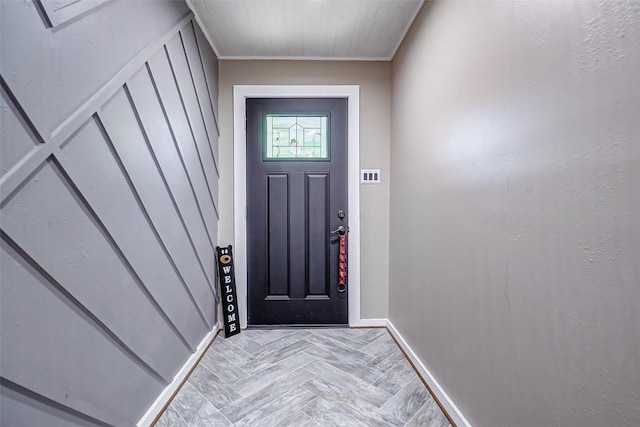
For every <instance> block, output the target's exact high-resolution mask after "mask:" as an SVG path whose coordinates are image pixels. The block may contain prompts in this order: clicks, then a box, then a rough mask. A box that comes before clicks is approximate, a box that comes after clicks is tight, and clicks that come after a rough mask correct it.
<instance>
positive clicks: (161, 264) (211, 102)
mask: <svg viewBox="0 0 640 427" xmlns="http://www.w3.org/2000/svg"><path fill="white" fill-rule="evenodd" d="M2 8H3V10H2V14H1V15H2V25H3V30H2V38H3V46H2V49H3V51H2V55H3V63H2V68H1V69H0V72H1V87H2V88H1V89H2V90H1V95H2V99H1V101H2V105H1V110H0V111H1V114H2V122H1V137H2V140H1V148H2V150H1V152H0V161H1V165H0V166H1V171H0V173H1V176H0V195H1V202H0V209H1V222H0V226H1V227H0V228H1V231H0V237H1V242H2V253H1V285H2V288H1V296H2V298H1V301H2V302H1V312H0V313H1V316H2V318H1V320H2V324H1V340H2V344H1V345H2V347H1V350H2V358H1V364H0V367H1V371H0V374H1V392H2V398H1V408H0V412H1V418H0V424H2V425H3V426H5V425H6V426H20V425H25V426H36V425H47V426H56V425H134V424H135V423H136V422H137V421H138V419H140V417H141V416H142V415H143V414H144V413H145V411H146V410H147V408H148V407H149V406H150V405H151V404H152V403H153V402H154V400H155V399H156V397H158V395H159V394H160V393H161V392H162V391H163V389H164V388H165V387H166V386H167V384H169V383H171V381H172V380H173V378H174V376H175V375H176V373H177V372H178V371H179V370H180V368H181V367H182V366H183V365H184V363H185V362H186V360H187V359H188V358H189V356H190V355H191V354H192V353H193V352H194V351H195V350H196V348H197V346H198V344H199V343H200V342H201V340H202V339H203V338H204V337H205V336H206V335H207V333H208V332H209V331H210V330H211V329H212V328H213V327H214V325H216V320H217V313H216V277H215V268H214V248H215V245H216V242H217V232H218V231H217V224H218V175H219V174H218V164H217V162H218V160H217V159H218V154H217V153H218V136H219V132H218V127H217V123H216V116H215V113H214V111H216V109H217V94H218V89H217V85H218V77H217V59H216V57H215V54H214V53H213V51H212V50H211V49H210V47H209V45H208V44H207V42H206V40H205V37H204V36H203V34H202V32H201V30H200V28H199V27H198V25H197V24H196V23H195V22H194V21H193V17H192V15H191V13H190V12H189V11H188V9H187V8H186V6H185V5H184V4H182V3H176V2H108V3H107V4H105V5H103V6H102V7H99V8H96V9H94V10H92V11H90V12H89V13H87V14H86V15H83V16H81V17H80V18H74V20H73V21H70V22H67V23H65V26H64V27H63V28H62V29H61V30H59V31H58V32H56V31H51V29H50V28H48V27H47V25H46V22H43V18H42V16H41V15H39V13H38V11H37V9H36V7H35V6H34V5H33V4H31V5H27V6H25V2H2ZM131 14H133V15H135V19H137V20H138V21H139V23H138V25H139V26H144V25H145V24H146V23H147V21H149V22H148V24H149V25H148V26H147V27H145V29H144V30H141V29H140V28H138V27H136V28H133V27H132V25H131V19H132V18H131ZM5 24H6V25H5ZM39 27H41V28H39ZM65 32H67V33H65ZM115 32H117V33H118V34H117V35H116V34H115ZM64 37H68V39H69V40H73V42H68V43H63V42H62V41H61V40H60V39H64ZM127 37H129V39H130V42H129V43H127ZM141 37H145V38H146V39H145V40H142V41H141V39H140V38H141ZM30 39H38V40H40V41H39V42H38V43H36V44H35V45H34V44H33V43H31V46H29V49H31V50H25V51H24V52H25V53H24V54H20V53H19V52H15V51H14V50H15V49H26V47H27V46H24V45H23V44H24V43H26V42H25V40H27V41H28V40H30ZM83 41H86V43H85V44H84V45H83ZM92 45H93V46H92ZM49 49H57V52H56V55H54V56H53V57H52V58H49V59H46V60H43V59H42V58H46V56H47V55H48V54H49V53H50V52H49ZM113 49H119V50H121V52H120V53H119V54H116V53H114V52H111V50H113ZM39 50H41V51H42V52H41V53H39ZM27 52H28V53H27ZM104 55H106V56H107V57H109V58H117V59H118V60H120V61H121V63H122V66H120V67H118V69H117V70H116V72H115V73H111V74H109V73H106V72H103V69H108V67H106V66H105V67H102V69H101V67H95V68H96V69H95V70H89V71H87V67H88V68H91V66H92V65H93V64H95V63H99V62H100V61H102V60H104V59H103V58H104ZM70 58H71V60H70ZM87 64H89V65H87ZM109 65H112V64H111V62H110V64H109ZM34 66H38V67H41V68H42V70H35V71H34V70H33V69H31V67H34ZM65 68H66V69H65ZM47 69H49V70H50V71H51V73H54V71H53V70H57V72H60V75H62V76H65V77H64V78H66V79H69V80H70V82H65V81H57V80H56V81H55V82H53V81H52V82H48V84H43V85H42V87H43V88H42V89H41V90H40V92H38V91H33V92H30V91H29V89H30V88H32V87H33V86H34V85H35V86H37V85H38V84H42V81H41V80H39V79H36V80H34V81H25V79H29V78H33V73H34V72H35V73H38V72H40V73H41V75H42V78H47V76H48V74H47V72H48V71H47ZM61 69H62V72H61ZM88 72H92V73H96V74H97V75H99V74H100V73H103V75H102V76H101V77H100V78H98V77H96V78H95V79H94V80H93V81H92V82H91V84H88V85H83V84H81V82H82V81H83V79H85V78H86V73H88ZM74 73H75V74H76V75H75V76H74ZM56 79H57V78H56ZM74 79H75V80H76V81H77V82H78V88H77V90H76V91H74V92H73V93H69V96H66V95H65V91H61V92H62V94H61V95H60V96H58V97H55V100H54V101H50V100H51V99H52V98H54V97H52V96H50V95H51V93H50V91H51V90H54V91H55V90H58V89H59V88H56V87H52V88H51V89H48V87H49V86H52V85H58V84H59V85H62V86H64V85H65V84H67V83H69V84H70V83H72V82H73V80H74ZM100 79H103V80H104V82H105V83H104V84H97V83H100ZM52 80H53V79H52ZM45 83H46V82H45ZM94 83H95V84H94ZM78 92H80V93H78ZM78 100H80V101H82V102H80V103H78ZM43 102H44V103H47V104H46V105H42V103H43ZM43 112H44V113H43Z"/></svg>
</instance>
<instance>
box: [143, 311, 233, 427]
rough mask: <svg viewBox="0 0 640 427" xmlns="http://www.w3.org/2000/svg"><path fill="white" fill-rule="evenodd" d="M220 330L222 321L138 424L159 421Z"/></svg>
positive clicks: (144, 425)
mask: <svg viewBox="0 0 640 427" xmlns="http://www.w3.org/2000/svg"><path fill="white" fill-rule="evenodd" d="M220 330H221V329H220V323H216V324H215V325H213V329H212V330H211V331H210V332H209V333H208V334H207V335H205V337H204V338H203V339H202V341H200V344H199V345H198V348H197V349H196V351H195V353H193V354H192V355H191V357H189V359H187V361H186V362H185V364H184V365H182V368H180V370H179V371H178V373H177V374H176V376H175V377H174V378H173V381H171V384H169V385H168V386H166V387H165V389H164V390H163V391H162V393H160V396H158V398H157V399H156V400H155V402H153V404H151V406H150V407H149V409H147V412H146V413H145V414H144V415H143V416H142V418H140V421H138V423H137V424H136V426H138V427H149V426H151V425H153V424H154V422H155V421H157V418H159V417H160V415H161V414H162V413H163V412H164V410H165V409H166V407H167V406H168V405H169V403H171V400H173V396H174V395H175V394H176V393H177V392H178V390H180V388H181V387H182V384H184V383H185V381H187V378H189V375H191V371H193V370H194V369H195V367H196V366H198V363H200V359H202V356H204V353H205V352H206V351H207V350H208V349H209V347H210V346H211V344H212V343H213V340H214V339H215V337H216V336H217V335H218V332H220Z"/></svg>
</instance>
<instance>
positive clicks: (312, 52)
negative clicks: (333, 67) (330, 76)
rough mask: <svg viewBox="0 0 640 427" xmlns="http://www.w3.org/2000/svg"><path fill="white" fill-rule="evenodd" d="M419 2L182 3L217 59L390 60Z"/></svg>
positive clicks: (222, 0)
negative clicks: (196, 22) (205, 37)
mask: <svg viewBox="0 0 640 427" xmlns="http://www.w3.org/2000/svg"><path fill="white" fill-rule="evenodd" d="M423 2H424V0H187V4H188V5H189V7H190V8H191V10H193V12H194V13H195V15H196V19H197V20H198V21H199V22H200V24H201V26H202V27H203V30H204V31H205V33H206V34H207V37H208V39H209V41H210V42H211V43H212V44H213V48H214V50H215V51H216V54H217V55H218V57H219V58H221V59H340V60H352V59H355V60H385V61H386V60H390V59H392V58H393V55H394V54H395V52H396V50H397V49H398V46H400V43H401V42H402V39H403V38H404V36H405V34H406V33H407V31H408V29H409V26H410V25H411V23H412V22H413V19H414V18H415V16H416V15H417V14H418V11H419V10H420V7H421V6H422V3H423Z"/></svg>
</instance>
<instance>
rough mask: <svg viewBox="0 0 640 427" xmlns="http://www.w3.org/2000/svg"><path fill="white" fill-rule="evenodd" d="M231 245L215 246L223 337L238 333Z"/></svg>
mask: <svg viewBox="0 0 640 427" xmlns="http://www.w3.org/2000/svg"><path fill="white" fill-rule="evenodd" d="M231 249H232V248H231V245H229V246H227V247H226V248H223V247H220V246H217V247H216V251H217V252H218V277H219V278H220V291H221V296H222V314H223V316H224V337H225V338H229V337H230V336H233V335H236V334H239V333H240V316H238V297H237V296H236V278H235V271H234V269H233V252H232V251H231Z"/></svg>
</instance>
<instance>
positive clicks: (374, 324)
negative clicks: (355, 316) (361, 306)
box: [349, 319, 388, 328]
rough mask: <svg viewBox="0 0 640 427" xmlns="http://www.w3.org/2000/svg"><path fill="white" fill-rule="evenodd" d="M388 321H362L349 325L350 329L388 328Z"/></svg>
mask: <svg viewBox="0 0 640 427" xmlns="http://www.w3.org/2000/svg"><path fill="white" fill-rule="evenodd" d="M387 322H388V320H387V319H360V320H357V321H355V322H352V323H349V327H350V328H386V327H387Z"/></svg>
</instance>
